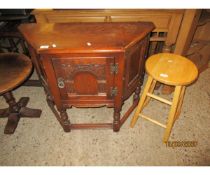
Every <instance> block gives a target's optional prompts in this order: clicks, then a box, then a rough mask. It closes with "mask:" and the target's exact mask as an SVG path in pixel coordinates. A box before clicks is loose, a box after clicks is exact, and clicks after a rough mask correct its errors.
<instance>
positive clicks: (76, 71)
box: [52, 57, 114, 103]
mask: <svg viewBox="0 0 210 175" xmlns="http://www.w3.org/2000/svg"><path fill="white" fill-rule="evenodd" d="M112 64H114V58H113V57H69V58H66V57H65V58H52V65H53V67H54V71H55V74H56V78H57V83H58V87H59V89H60V94H61V98H62V100H70V101H80V102H81V103H82V102H85V101H89V102H91V101H102V102H103V100H107V99H111V98H112V97H111V93H110V89H111V87H112V86H113V84H114V75H113V74H112V73H111V67H110V65H112Z"/></svg>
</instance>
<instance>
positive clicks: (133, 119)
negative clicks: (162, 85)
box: [130, 76, 153, 128]
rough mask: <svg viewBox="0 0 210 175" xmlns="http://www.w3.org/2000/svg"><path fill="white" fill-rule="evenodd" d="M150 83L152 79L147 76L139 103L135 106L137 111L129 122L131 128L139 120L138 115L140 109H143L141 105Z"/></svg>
mask: <svg viewBox="0 0 210 175" xmlns="http://www.w3.org/2000/svg"><path fill="white" fill-rule="evenodd" d="M152 81H153V78H152V77H151V76H148V80H147V83H146V85H145V88H144V91H143V93H142V96H141V98H140V101H139V103H138V106H137V109H136V111H135V114H134V116H133V118H132V121H131V124H130V126H131V127H132V128H133V127H134V125H135V124H136V121H137V120H138V118H139V113H140V112H141V110H142V108H143V104H144V101H145V99H146V96H147V92H148V90H149V88H150V86H151V84H152Z"/></svg>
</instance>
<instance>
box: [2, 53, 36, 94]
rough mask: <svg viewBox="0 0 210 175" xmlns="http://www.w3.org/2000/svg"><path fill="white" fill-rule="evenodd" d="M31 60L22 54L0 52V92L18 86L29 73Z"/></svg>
mask: <svg viewBox="0 0 210 175" xmlns="http://www.w3.org/2000/svg"><path fill="white" fill-rule="evenodd" d="M31 70H32V63H31V60H30V59H29V58H28V57H27V56H25V55H22V54H17V53H1V54H0V94H3V93H5V92H8V91H11V90H12V89H14V88H16V87H17V86H19V85H20V84H21V83H22V82H23V81H24V80H25V79H26V78H27V77H28V76H29V74H30V73H31Z"/></svg>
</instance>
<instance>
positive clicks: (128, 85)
mask: <svg viewBox="0 0 210 175" xmlns="http://www.w3.org/2000/svg"><path fill="white" fill-rule="evenodd" d="M147 46H148V37H146V38H145V39H144V40H142V41H140V42H139V43H137V44H135V45H134V46H132V47H130V48H128V50H127V51H126V70H125V88H124V89H125V92H124V94H125V95H124V98H127V97H129V96H130V95H131V94H132V93H133V92H134V91H135V89H136V87H137V84H138V83H139V81H140V77H141V76H142V74H143V71H144V63H145V54H146V48H147Z"/></svg>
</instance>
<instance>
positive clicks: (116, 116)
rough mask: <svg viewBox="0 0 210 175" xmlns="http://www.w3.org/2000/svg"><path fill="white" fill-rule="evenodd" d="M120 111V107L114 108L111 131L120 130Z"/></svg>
mask: <svg viewBox="0 0 210 175" xmlns="http://www.w3.org/2000/svg"><path fill="white" fill-rule="evenodd" d="M120 111H121V109H120V108H114V121H113V131H115V132H118V131H119V130H120Z"/></svg>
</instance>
